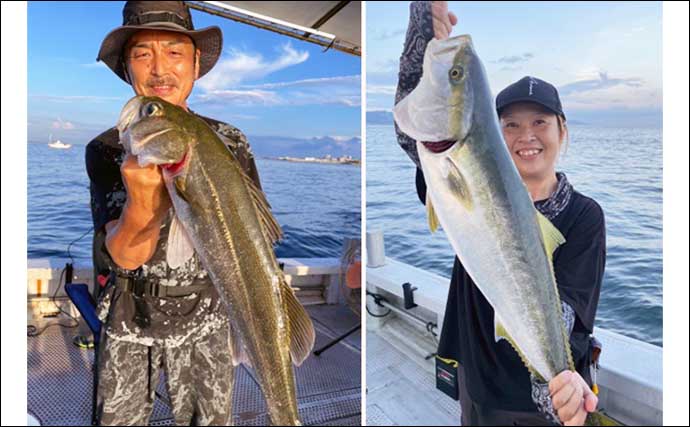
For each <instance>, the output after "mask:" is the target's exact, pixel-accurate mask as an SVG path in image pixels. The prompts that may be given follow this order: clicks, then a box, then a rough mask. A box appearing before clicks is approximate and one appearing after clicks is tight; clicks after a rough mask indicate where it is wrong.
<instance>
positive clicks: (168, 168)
mask: <svg viewBox="0 0 690 427" xmlns="http://www.w3.org/2000/svg"><path fill="white" fill-rule="evenodd" d="M188 159H189V151H186V152H185V153H184V155H183V156H182V158H181V159H180V160H178V161H177V162H175V163H168V164H164V165H161V168H162V169H163V170H164V171H165V173H166V174H167V175H168V176H171V177H174V176H177V175H178V174H179V173H180V172H181V171H182V170H183V169H184V168H185V166H187V160H188Z"/></svg>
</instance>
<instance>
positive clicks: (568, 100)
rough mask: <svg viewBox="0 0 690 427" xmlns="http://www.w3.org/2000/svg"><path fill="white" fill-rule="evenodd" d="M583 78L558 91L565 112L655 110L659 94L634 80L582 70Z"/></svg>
mask: <svg viewBox="0 0 690 427" xmlns="http://www.w3.org/2000/svg"><path fill="white" fill-rule="evenodd" d="M579 75H580V76H582V77H585V78H582V79H578V80H577V81H575V82H572V83H568V84H565V85H562V86H560V87H559V88H558V91H559V93H560V95H561V97H562V98H563V103H564V104H565V107H566V109H569V110H606V109H623V110H635V109H658V108H661V106H662V93H661V90H660V89H659V88H655V87H652V86H651V85H649V84H648V82H646V81H645V80H643V79H641V78H638V77H611V76H609V74H608V73H607V72H606V71H602V70H584V71H583V72H580V73H579Z"/></svg>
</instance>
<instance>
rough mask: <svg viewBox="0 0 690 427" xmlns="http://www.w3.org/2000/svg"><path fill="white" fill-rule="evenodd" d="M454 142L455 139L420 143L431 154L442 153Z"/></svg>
mask: <svg viewBox="0 0 690 427" xmlns="http://www.w3.org/2000/svg"><path fill="white" fill-rule="evenodd" d="M456 142H458V141H457V140H455V139H446V140H443V141H422V145H424V148H426V149H427V150H429V151H431V152H432V153H442V152H444V151H446V150H448V149H449V148H450V147H452V146H453V145H454V144H455V143H456Z"/></svg>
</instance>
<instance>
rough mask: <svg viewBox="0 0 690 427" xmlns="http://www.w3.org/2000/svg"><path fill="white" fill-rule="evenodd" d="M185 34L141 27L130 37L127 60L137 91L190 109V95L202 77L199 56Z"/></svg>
mask: <svg viewBox="0 0 690 427" xmlns="http://www.w3.org/2000/svg"><path fill="white" fill-rule="evenodd" d="M200 54H201V52H200V51H199V50H198V49H196V51H195V49H194V44H193V43H192V39H191V38H190V37H188V36H186V35H184V34H180V33H176V32H171V31H161V30H142V31H139V32H137V33H135V34H134V35H133V36H132V37H130V38H129V41H128V42H127V45H126V46H125V61H126V64H127V71H128V74H129V79H130V83H131V84H132V88H133V89H134V92H135V93H136V94H137V95H145V96H158V97H160V98H163V99H164V100H166V101H168V102H170V103H172V104H175V105H179V106H180V107H183V108H185V109H187V97H188V96H189V94H190V93H191V92H192V88H193V87H194V81H195V80H196V79H197V78H198V77H199V56H200Z"/></svg>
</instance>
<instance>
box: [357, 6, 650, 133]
mask: <svg viewBox="0 0 690 427" xmlns="http://www.w3.org/2000/svg"><path fill="white" fill-rule="evenodd" d="M449 9H450V10H451V11H453V12H454V13H455V14H456V16H457V17H458V20H459V22H458V24H457V25H456V26H455V27H454V28H453V33H452V35H459V34H470V35H472V39H473V42H474V46H475V48H476V50H477V52H478V54H479V55H480V57H481V58H482V61H483V63H484V66H485V68H486V70H487V73H488V75H489V81H490V83H491V88H492V90H493V91H494V95H495V93H497V92H498V91H500V90H501V89H503V88H504V87H505V86H507V85H508V84H510V83H512V82H514V81H516V80H518V79H520V78H521V77H523V76H525V75H533V76H536V77H540V78H542V79H544V80H546V81H549V82H550V83H552V84H554V85H555V86H556V87H558V88H559V91H560V93H561V98H562V101H563V105H564V110H565V113H566V115H567V116H568V118H569V119H574V120H581V121H585V122H596V123H598V124H610V125H613V126H618V125H640V126H661V110H662V37H661V36H662V5H661V3H660V2H634V3H630V2H577V3H574V2H563V3H561V2H558V3H555V2H519V3H517V2H516V3H511V2H449ZM408 14H409V5H408V3H407V2H386V3H378V2H369V3H367V45H366V55H367V63H366V67H367V110H390V109H391V107H392V105H393V99H394V93H395V85H396V82H397V70H398V59H399V57H400V53H401V51H402V46H403V42H404V38H405V31H406V29H407V23H408Z"/></svg>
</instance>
